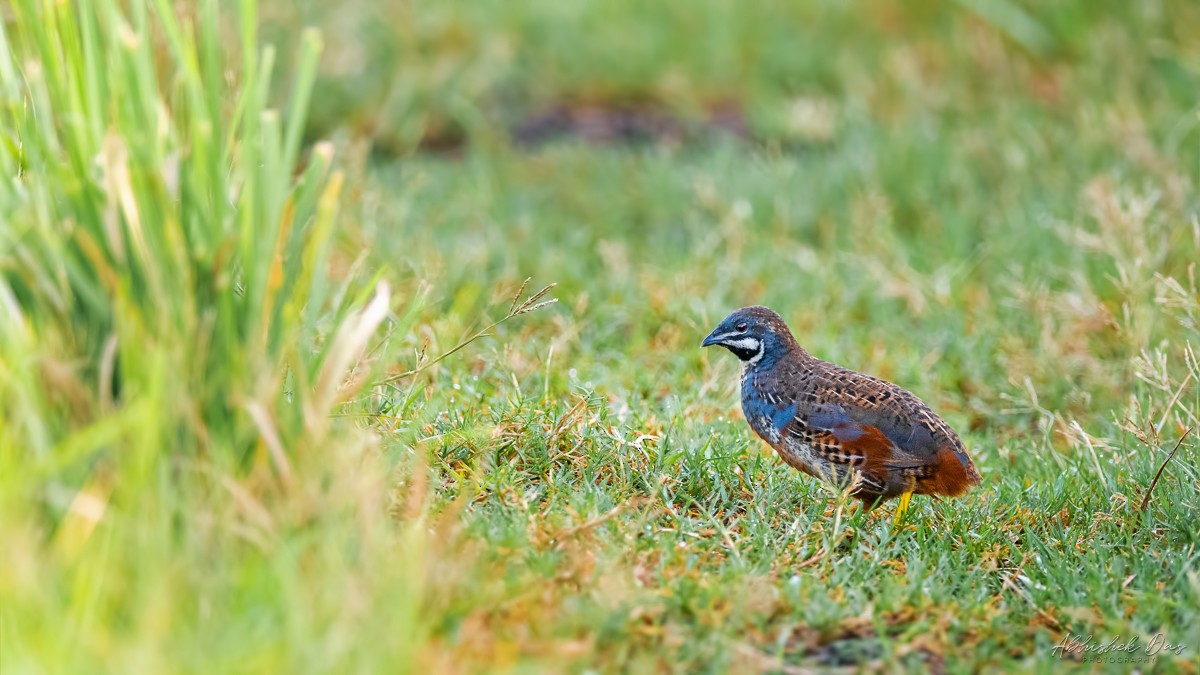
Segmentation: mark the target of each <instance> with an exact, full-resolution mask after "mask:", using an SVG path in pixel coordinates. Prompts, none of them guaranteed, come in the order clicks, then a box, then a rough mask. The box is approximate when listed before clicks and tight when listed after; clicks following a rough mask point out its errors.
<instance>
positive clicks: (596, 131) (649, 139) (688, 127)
mask: <svg viewBox="0 0 1200 675" xmlns="http://www.w3.org/2000/svg"><path fill="white" fill-rule="evenodd" d="M511 133H512V138H513V141H514V142H515V143H516V144H518V145H520V146H525V147H531V146H538V145H543V144H546V143H550V142H553V141H559V140H564V139H579V140H582V141H584V142H586V143H593V144H597V145H609V144H624V145H644V144H663V145H680V144H683V143H688V142H695V141H698V140H701V139H703V138H707V137H712V136H720V135H727V136H733V137H735V138H741V139H747V138H749V137H750V131H749V126H748V125H747V123H746V118H745V115H744V114H743V112H742V110H741V108H740V106H738V105H736V104H733V103H722V104H719V105H714V106H710V107H709V108H708V109H707V110H705V111H704V112H703V114H702V115H700V116H699V117H684V116H682V115H680V114H678V113H677V112H674V111H672V110H670V109H669V108H667V107H666V106H661V105H656V104H652V103H632V104H631V103H613V102H588V103H559V104H555V105H553V106H550V107H549V108H546V109H544V110H542V111H541V112H538V113H535V114H533V115H531V116H529V117H527V118H525V119H524V120H522V121H521V122H520V123H518V124H517V125H516V126H515V127H514V128H513V129H512V131H511Z"/></svg>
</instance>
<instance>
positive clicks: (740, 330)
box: [734, 321, 749, 333]
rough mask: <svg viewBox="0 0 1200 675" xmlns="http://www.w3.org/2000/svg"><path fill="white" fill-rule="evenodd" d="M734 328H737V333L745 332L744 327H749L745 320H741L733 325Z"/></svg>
mask: <svg viewBox="0 0 1200 675" xmlns="http://www.w3.org/2000/svg"><path fill="white" fill-rule="evenodd" d="M734 328H735V329H736V330H737V332H739V333H745V332H746V329H747V328H749V326H747V325H746V322H745V321H743V322H741V323H739V324H738V325H736V326H734Z"/></svg>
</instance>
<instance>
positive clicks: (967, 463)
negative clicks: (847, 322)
mask: <svg viewBox="0 0 1200 675" xmlns="http://www.w3.org/2000/svg"><path fill="white" fill-rule="evenodd" d="M701 346H703V347H710V346H721V347H724V348H726V349H728V350H729V351H731V352H733V354H734V355H735V356H737V357H738V358H739V359H741V361H742V363H743V364H745V369H744V370H743V371H742V410H743V412H745V414H746V421H747V422H749V423H750V428H751V429H753V430H754V433H756V434H758V435H759V436H761V437H762V439H763V440H765V441H766V442H767V443H769V444H770V445H771V447H772V448H775V450H776V451H777V452H778V453H779V456H780V457H782V458H783V459H784V461H786V462H787V463H788V464H790V465H792V466H793V467H795V468H797V469H800V470H801V471H803V472H805V473H808V474H811V475H813V476H816V477H818V478H822V479H825V480H828V481H831V482H834V483H837V484H840V485H845V484H854V485H855V487H854V491H853V492H852V494H853V495H854V496H855V497H858V498H859V499H861V500H862V502H863V504H864V505H865V506H867V507H868V508H870V507H872V506H874V505H876V504H878V503H880V502H883V501H886V500H888V499H891V498H893V497H899V496H903V497H904V502H903V504H904V505H906V504H907V501H908V497H909V495H911V494H914V493H915V494H921V495H941V496H947V497H957V496H959V495H961V494H963V493H965V492H966V491H967V490H968V489H970V488H971V487H972V486H974V485H978V484H979V472H978V471H976V470H975V465H974V464H973V463H972V462H971V458H970V457H969V456H967V452H966V450H965V449H964V448H963V444H962V441H961V440H959V438H958V435H957V434H955V433H954V430H953V429H951V428H950V426H949V425H947V424H946V423H945V422H943V421H942V419H941V418H940V417H938V416H937V415H935V414H934V412H933V411H932V410H931V409H930V408H929V406H928V405H926V404H925V402H924V401H922V400H921V399H919V398H917V397H916V396H914V395H913V394H911V393H909V392H907V391H905V390H904V389H901V388H900V387H898V386H896V385H894V384H892V383H891V382H885V381H884V380H880V379H878V378H875V377H871V376H869V375H862V374H860V373H856V372H854V371H852V370H847V369H846V368H842V367H841V366H836V365H834V364H832V363H827V362H825V361H822V360H820V359H818V358H816V357H814V356H813V355H811V354H809V353H808V352H806V351H805V350H804V349H803V348H802V347H801V346H800V345H799V344H798V343H797V342H796V339H795V338H794V337H792V332H791V331H790V330H789V329H788V327H787V324H786V323H784V321H783V318H782V317H780V316H779V315H778V314H776V313H775V312H774V311H772V310H770V309H768V308H766V307H743V308H742V309H739V310H737V311H735V312H733V313H732V314H730V315H729V316H727V317H725V320H724V321H722V322H721V324H720V325H718V326H717V327H716V328H715V329H714V330H713V332H712V333H710V334H709V336H708V337H706V338H704V342H703V343H702V345H701Z"/></svg>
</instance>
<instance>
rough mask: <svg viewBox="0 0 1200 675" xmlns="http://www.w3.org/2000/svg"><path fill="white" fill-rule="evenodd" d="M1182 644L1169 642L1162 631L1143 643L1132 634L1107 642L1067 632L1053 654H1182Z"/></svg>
mask: <svg viewBox="0 0 1200 675" xmlns="http://www.w3.org/2000/svg"><path fill="white" fill-rule="evenodd" d="M1184 649H1185V647H1184V645H1181V644H1179V645H1176V644H1171V643H1170V642H1168V641H1167V636H1166V635H1165V634H1164V633H1156V634H1154V636H1152V637H1151V638H1150V639H1148V640H1146V642H1145V643H1144V644H1143V643H1142V640H1141V638H1139V637H1138V636H1136V635H1135V636H1133V637H1131V638H1129V640H1128V641H1123V638H1121V637H1120V636H1113V637H1112V638H1110V639H1109V640H1108V641H1107V642H1096V641H1095V638H1093V637H1092V636H1091V635H1088V636H1087V637H1084V636H1083V635H1072V634H1071V633H1067V634H1066V636H1065V637H1063V639H1062V640H1060V641H1059V643H1058V644H1056V645H1054V649H1053V650H1052V651H1053V652H1054V655H1055V656H1058V657H1063V656H1071V655H1080V654H1094V655H1100V654H1126V655H1132V654H1144V655H1145V656H1157V655H1159V654H1174V655H1175V656H1182V655H1183V650H1184Z"/></svg>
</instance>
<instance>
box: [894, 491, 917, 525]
mask: <svg viewBox="0 0 1200 675" xmlns="http://www.w3.org/2000/svg"><path fill="white" fill-rule="evenodd" d="M912 494H913V493H912V492H905V493H904V494H902V495H900V503H899V504H897V505H896V519H895V520H896V522H897V523H898V522H900V519H901V518H903V517H904V514H905V513H906V512H907V511H908V503H909V502H910V501H912Z"/></svg>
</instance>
